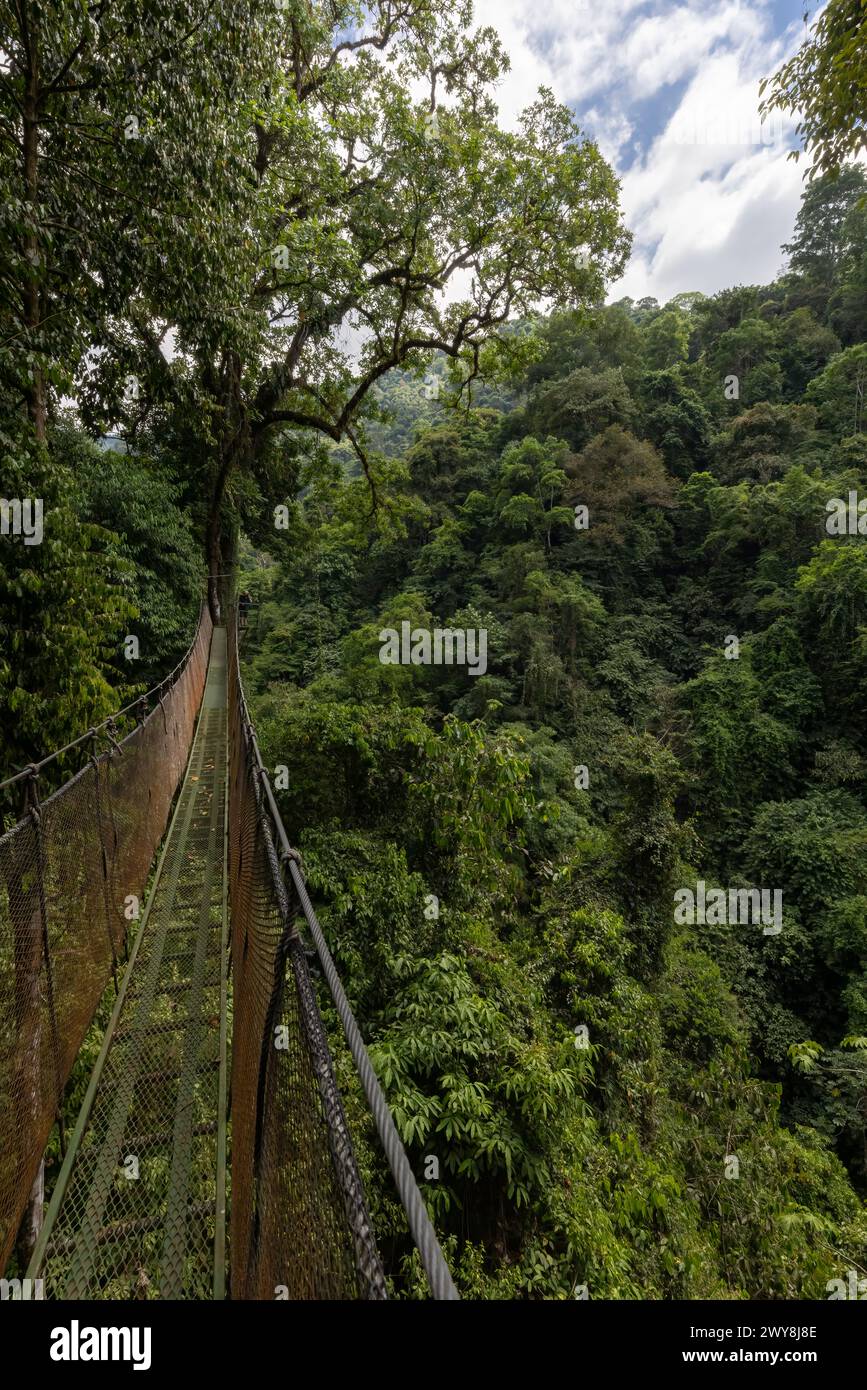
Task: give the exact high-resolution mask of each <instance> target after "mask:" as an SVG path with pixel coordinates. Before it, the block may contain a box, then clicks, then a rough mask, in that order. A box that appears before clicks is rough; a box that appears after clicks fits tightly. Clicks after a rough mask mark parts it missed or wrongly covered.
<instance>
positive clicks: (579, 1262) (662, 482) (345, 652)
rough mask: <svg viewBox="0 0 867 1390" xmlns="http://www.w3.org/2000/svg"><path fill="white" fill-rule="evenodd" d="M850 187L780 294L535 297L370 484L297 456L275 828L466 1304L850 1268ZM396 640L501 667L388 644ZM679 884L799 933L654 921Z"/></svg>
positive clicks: (858, 320) (860, 1047)
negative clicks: (471, 652)
mask: <svg viewBox="0 0 867 1390" xmlns="http://www.w3.org/2000/svg"><path fill="white" fill-rule="evenodd" d="M865 189H867V180H865V177H864V175H863V173H862V172H861V170H860V169H859V168H857V167H855V166H852V167H850V168H849V169H848V170H847V171H846V172H845V173H844V174H843V175H842V176H841V177H840V178H839V179H838V180H836V181H832V180H830V179H825V180H819V181H816V182H815V183H813V184H811V185H809V187H808V188H807V191H806V193H805V196H804V200H803V204H802V209H801V213H800V216H799V219H798V223H797V227H796V230H795V234H794V238H793V241H792V243H791V245H789V246H787V247H786V248H785V252H786V260H787V269H786V272H785V273H784V274H781V276H780V277H779V278H778V279H777V280H776V281H775V282H774V283H773V284H770V285H765V286H743V285H740V286H735V287H733V288H731V289H730V290H726V291H724V292H722V293H720V294H717V295H714V296H712V297H710V298H704V297H702V296H700V295H696V294H686V293H685V294H683V295H680V296H678V297H677V298H676V299H675V300H673V301H672V302H671V303H669V304H666V305H658V304H656V302H655V301H653V300H647V299H645V300H641V301H640V302H638V303H633V302H632V301H630V300H623V301H620V302H619V303H613V304H609V305H606V306H604V307H600V308H598V309H597V310H595V311H593V312H589V313H586V314H581V313H561V314H555V315H553V316H552V317H550V318H548V319H547V320H545V321H544V323H543V324H542V325H541V331H540V341H541V347H540V350H539V354H538V356H537V358H536V360H535V361H534V362H533V363H532V365H531V366H530V367H529V369H527V370H526V371H525V372H524V373H523V374H522V375H521V376H519V377H518V378H517V379H515V380H513V381H512V382H511V386H510V388H509V389H507V388H500V389H499V393H498V394H497V395H496V396H495V397H494V398H493V399H492V398H491V395H490V394H489V393H488V392H487V390H483V391H482V392H481V394H480V395H478V396H477V397H476V399H475V400H474V401H468V400H467V399H466V397H465V398H464V399H463V401H462V402H461V407H460V408H459V409H458V410H457V411H456V410H455V409H453V408H451V405H450V402H449V400H448V397H449V381H448V373H447V372H446V371H445V370H444V369H443V367H442V364H441V363H435V364H433V365H432V366H431V367H430V368H429V369H428V371H427V372H425V373H419V374H417V375H415V376H413V375H411V374H393V375H392V376H391V377H390V378H388V379H387V381H386V385H385V387H384V389H383V391H382V393H381V401H380V405H381V407H382V409H383V412H384V413H385V417H386V418H385V419H384V420H383V422H381V423H380V425H379V426H378V431H379V433H378V437H377V442H378V445H379V449H380V451H381V457H379V458H376V457H375V456H374V465H373V466H375V468H376V473H377V476H378V477H380V478H387V480H388V485H387V487H385V486H382V485H381V487H380V493H381V494H382V495H378V494H377V493H376V492H375V491H374V493H373V494H372V493H371V490H370V487H369V485H368V482H367V480H366V479H365V478H364V477H363V476H361V474H360V469H358V466H357V465H356V471H357V472H358V473H359V476H357V477H354V478H353V477H351V476H347V470H346V469H345V468H343V467H341V466H340V465H339V461H337V460H332V463H331V467H330V469H329V468H328V467H327V466H325V460H323V458H322V456H321V455H317V456H316V457H315V458H314V456H312V455H311V457H310V459H309V460H308V461H307V462H306V463H303V462H302V464H301V465H300V472H299V484H300V493H299V496H298V498H297V500H296V501H295V502H294V503H293V504H292V506H291V513H290V515H289V517H288V520H287V519H286V518H285V517H284V518H283V522H284V524H285V525H286V527H287V529H285V530H281V529H277V530H276V531H275V532H274V536H275V539H274V541H272V542H271V543H270V545H269V551H268V553H267V554H266V553H263V552H261V551H256V552H250V551H248V553H247V557H246V558H247V569H246V571H245V575H244V578H243V581H242V582H243V583H244V584H246V586H247V587H248V589H249V590H250V592H251V593H252V595H253V597H254V599H256V600H257V601H258V604H259V608H258V611H255V610H254V612H255V620H254V621H252V623H251V636H250V638H249V639H248V647H247V660H248V681H249V682H250V683H251V686H252V688H254V689H255V692H256V699H255V704H256V708H257V714H258V718H259V730H260V736H261V738H262V741H263V744H264V746H265V749H266V755H267V759H268V761H269V762H270V764H271V766H272V767H275V768H277V769H278V780H277V785H278V787H279V786H280V785H281V778H280V776H279V772H280V769H283V776H282V784H283V787H284V789H283V790H282V791H281V793H280V797H281V809H282V811H283V814H284V817H285V819H286V824H287V827H288V828H289V833H290V836H291V837H292V838H293V842H295V843H297V844H298V845H299V847H300V848H301V850H302V852H303V855H304V860H305V865H306V869H307V873H308V875H309V878H310V880H311V882H312V883H313V884H314V885H315V888H316V890H317V893H318V894H319V895H320V896H321V900H322V904H323V910H322V918H323V922H324V923H325V924H326V927H327V931H328V935H329V939H330V941H331V944H332V949H333V951H334V953H335V957H336V959H337V961H338V964H339V966H340V968H341V971H342V974H343V977H344V979H345V980H346V982H347V987H348V989H349V992H350V994H351V997H352V999H353V1002H354V1005H355V1007H356V1009H357V1011H358V1014H359V1017H360V1019H361V1021H362V1023H363V1026H364V1029H365V1032H366V1035H367V1037H368V1038H369V1040H370V1043H371V1050H372V1055H373V1057H374V1060H375V1063H376V1066H377V1069H378V1071H379V1074H380V1076H381V1077H382V1079H383V1081H384V1083H385V1085H386V1087H387V1091H388V1095H389V1098H390V1101H391V1103H392V1105H393V1106H394V1110H395V1114H396V1116H397V1117H398V1120H399V1125H400V1128H401V1132H402V1135H403V1137H404V1139H405V1141H406V1142H407V1144H408V1146H409V1149H410V1152H411V1155H412V1158H413V1161H414V1164H415V1166H416V1169H417V1172H418V1173H419V1175H420V1176H427V1177H428V1181H427V1182H426V1183H425V1188H424V1191H425V1196H426V1198H427V1200H428V1202H429V1203H430V1205H431V1208H432V1209H433V1210H434V1211H435V1212H436V1214H437V1218H438V1222H439V1226H440V1230H441V1232H442V1233H443V1234H444V1235H446V1236H448V1237H449V1238H450V1245H451V1252H450V1253H451V1255H452V1257H453V1259H454V1261H455V1264H456V1267H457V1268H458V1270H459V1271H460V1274H461V1280H462V1285H463V1287H464V1289H465V1291H467V1292H474V1293H476V1294H481V1295H482V1296H485V1297H511V1296H516V1295H517V1296H519V1295H522V1294H527V1293H531V1294H535V1295H537V1296H547V1297H552V1296H554V1297H556V1296H563V1295H564V1294H565V1295H569V1294H570V1293H574V1291H575V1289H576V1287H577V1286H579V1285H584V1284H586V1285H587V1286H588V1287H589V1289H590V1290H591V1296H593V1297H603V1298H605V1297H621V1298H622V1297H633V1298H660V1297H675V1298H710V1297H734V1298H739V1297H741V1298H742V1297H749V1298H775V1297H776V1298H779V1297H795V1298H809V1297H823V1296H825V1292H824V1291H825V1284H826V1281H827V1280H828V1279H830V1278H832V1277H834V1276H835V1275H838V1274H839V1273H840V1271H841V1270H842V1269H845V1268H846V1267H848V1266H850V1265H852V1264H853V1263H854V1264H855V1265H857V1264H860V1263H862V1262H863V1259H864V1248H865V1247H864V1242H865V1238H867V1222H865V1217H864V1213H863V1205H862V1196H863V1193H864V1190H865V1184H867V1137H865V1126H867V1053H865V1051H864V1048H865V1046H867V1043H865V1038H864V1034H867V973H865V972H867V869H865V853H864V851H865V848H867V804H865V792H867V743H865V736H867V716H865V712H864V696H865V688H867V686H865V680H867V553H865V550H864V542H863V539H862V537H861V535H859V534H858V525H857V515H858V514H857V512H856V513H855V517H856V522H855V525H854V528H853V529H854V534H851V535H850V534H845V531H846V529H847V527H846V521H845V518H844V520H843V525H842V526H839V525H836V524H835V519H836V518H837V517H838V511H839V509H834V508H833V507H832V509H831V510H830V511H829V510H828V504H829V502H831V500H832V499H840V505H841V507H842V505H843V504H846V505H847V507H848V499H849V494H850V492H851V491H853V490H854V491H856V492H857V491H858V489H859V488H863V485H864V472H865V467H867V432H865V430H867V418H865V398H864V392H865V385H867V345H865V340H867V214H865V207H864V204H863V201H862V200H863V197H864V193H865ZM781 259H783V258H782V257H781ZM389 412H390V418H389ZM348 471H349V472H350V473H351V471H352V470H351V469H350V470H348ZM582 507H585V508H586V509H587V511H586V514H585V513H582V512H581V510H580V509H581V508H582ZM865 529H867V521H865V522H862V533H863V530H865ZM407 620H408V621H409V622H410V623H411V624H412V628H413V630H415V629H434V628H436V627H438V626H439V627H442V628H449V629H467V630H479V629H486V631H487V668H486V670H484V671H483V672H482V671H479V673H477V674H476V675H475V676H472V675H470V674H469V672H468V669H467V667H459V666H454V667H449V666H436V665H425V664H418V665H413V664H395V665H392V664H383V663H382V661H381V660H380V649H381V646H382V640H381V633H383V632H384V630H386V629H389V628H391V629H395V630H397V631H400V628H401V623H402V622H404V621H407ZM698 880H702V881H704V882H705V883H706V884H707V888H708V891H710V889H711V887H712V886H715V885H723V886H725V887H735V888H747V887H753V886H761V887H764V888H771V889H778V890H782V904H783V917H782V930H781V931H779V932H778V933H774V932H768V933H765V932H764V931H763V930H762V927H761V926H760V925H757V924H746V925H745V924H740V925H738V924H730V923H729V924H718V925H712V924H711V923H707V924H698V925H695V926H691V925H678V924H677V923H676V921H675V914H674V912H673V901H674V894H675V892H676V891H677V890H678V888H680V887H682V886H688V885H690V884H692V885H693V886H695V884H696V882H697V881H698ZM585 1043H586V1044H587V1045H586V1046H584V1045H583V1044H585ZM344 1079H345V1080H346V1081H347V1082H348V1080H349V1076H348V1071H347V1073H346V1077H345V1078H344ZM357 1119H358V1121H359V1123H360V1122H361V1119H362V1116H361V1111H360V1109H359V1113H358V1116H357ZM432 1159H434V1160H438V1178H432V1177H431V1176H430V1175H431V1174H432V1173H435V1172H436V1171H437V1163H432V1162H431V1160H432ZM369 1162H370V1164H371V1168H370V1175H371V1178H372V1180H373V1183H374V1190H376V1181H377V1179H376V1174H377V1171H378V1170H377V1169H376V1166H375V1164H374V1163H373V1160H372V1157H370V1156H369ZM376 1218H377V1221H378V1223H381V1224H384V1225H387V1223H388V1221H389V1213H388V1211H387V1210H377V1211H376ZM399 1254H400V1248H399V1246H398V1247H397V1249H396V1251H395V1257H396V1258H397V1257H398V1256H399Z"/></svg>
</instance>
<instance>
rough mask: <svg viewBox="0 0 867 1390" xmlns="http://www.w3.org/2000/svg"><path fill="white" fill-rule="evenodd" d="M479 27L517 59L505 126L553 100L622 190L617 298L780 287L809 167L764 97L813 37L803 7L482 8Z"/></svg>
mask: <svg viewBox="0 0 867 1390" xmlns="http://www.w3.org/2000/svg"><path fill="white" fill-rule="evenodd" d="M810 8H811V9H812V12H813V13H812V18H811V23H812V22H814V20H815V15H816V8H817V7H816V6H811V7H810ZM819 8H820V7H819ZM475 20H476V22H477V23H478V24H490V25H491V26H492V27H493V28H494V29H496V31H497V33H498V34H499V36H500V39H501V40H502V42H503V45H504V47H505V49H506V51H507V52H508V54H509V56H510V59H511V72H510V73H509V74H508V76H507V77H505V78H504V79H503V82H502V84H501V86H500V89H499V93H498V96H499V102H500V115H501V119H502V121H503V123H504V124H506V125H511V124H513V123H514V121H515V119H516V117H517V115H518V113H519V112H520V110H521V109H522V108H523V107H524V106H526V105H528V104H529V103H530V102H531V101H532V100H533V98H534V96H535V93H536V90H537V89H538V87H539V86H546V87H550V88H551V90H552V91H553V92H554V95H555V96H556V97H558V98H559V99H560V100H561V101H562V102H564V103H565V104H566V105H568V106H569V107H570V108H571V109H572V111H573V112H574V113H575V116H576V118H577V120H578V123H579V125H580V126H581V129H582V130H583V131H584V133H585V134H586V135H588V136H591V137H592V138H593V139H595V140H596V141H597V142H598V144H599V147H600V149H601V151H602V153H603V154H604V155H605V157H606V158H607V159H608V160H609V162H610V163H611V165H612V166H613V168H614V170H615V172H616V173H617V175H618V177H619V178H620V180H621V203H622V207H623V213H624V217H625V220H626V224H627V226H628V227H629V228H630V230H631V231H632V232H633V234H634V238H635V240H634V245H633V252H632V258H631V260H630V263H629V265H628V267H627V269H626V273H625V275H624V276H623V278H622V279H621V280H619V281H618V282H616V283H615V284H612V285H611V286H610V288H609V298H611V299H619V298H621V297H622V296H623V295H631V296H632V297H633V298H634V299H640V298H642V297H643V296H644V295H653V296H654V297H655V298H657V299H658V300H659V301H660V303H665V302H666V300H668V299H670V298H671V297H672V296H673V295H675V294H678V293H679V292H682V291H687V290H700V291H701V292H702V293H704V294H713V293H714V292H715V291H716V290H720V289H724V288H725V287H727V286H730V285H737V284H766V283H767V282H768V281H770V280H772V279H773V278H774V276H775V275H776V274H777V273H778V272H779V270H780V269H781V267H782V265H783V263H784V259H785V257H784V253H783V252H782V251H781V250H780V246H781V243H783V242H785V241H789V240H791V234H792V229H793V227H794V221H795V217H796V215H797V211H798V204H799V201H800V197H801V192H802V189H803V179H804V172H805V169H806V167H807V166H806V163H805V161H804V160H803V159H801V160H800V161H799V162H798V163H797V164H796V163H795V162H794V161H793V160H789V159H788V158H787V155H788V153H789V151H790V150H792V149H793V148H795V147H796V144H797V140H796V137H795V133H794V126H795V123H796V119H797V118H796V117H795V116H794V115H791V116H785V117H780V116H779V115H777V116H775V117H774V118H773V120H772V121H769V122H768V123H767V124H766V125H765V127H764V128H762V126H761V124H760V121H759V116H758V109H757V108H758V100H759V97H758V86H759V82H760V80H761V79H762V78H763V77H769V76H772V75H773V73H774V72H776V70H777V68H778V67H779V66H780V63H781V62H783V61H784V60H785V59H786V58H787V57H788V56H789V55H790V54H792V53H793V52H794V51H795V50H796V49H797V48H798V47H799V46H800V44H801V42H802V41H803V39H804V37H805V36H806V33H807V29H806V28H805V25H804V0H476V4H475Z"/></svg>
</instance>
